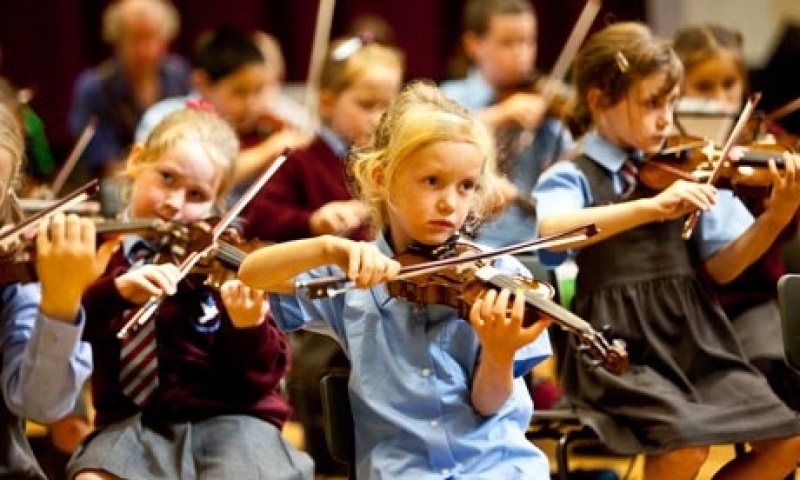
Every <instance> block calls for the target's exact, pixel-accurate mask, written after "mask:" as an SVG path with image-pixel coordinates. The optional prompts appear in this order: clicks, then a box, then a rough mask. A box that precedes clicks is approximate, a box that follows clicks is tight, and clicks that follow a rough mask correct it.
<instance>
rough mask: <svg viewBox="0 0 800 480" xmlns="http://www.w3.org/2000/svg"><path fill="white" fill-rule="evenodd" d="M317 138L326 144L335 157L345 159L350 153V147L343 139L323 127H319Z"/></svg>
mask: <svg viewBox="0 0 800 480" xmlns="http://www.w3.org/2000/svg"><path fill="white" fill-rule="evenodd" d="M319 136H320V137H321V138H322V141H324V142H325V143H326V144H328V146H329V147H330V148H331V150H333V153H335V154H336V156H337V157H339V158H347V154H348V153H349V152H350V146H349V145H348V144H347V142H346V141H345V139H344V138H342V137H341V136H339V135H337V134H336V133H334V131H333V130H331V129H330V128H328V127H326V126H325V125H320V127H319Z"/></svg>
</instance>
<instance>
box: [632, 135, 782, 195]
mask: <svg viewBox="0 0 800 480" xmlns="http://www.w3.org/2000/svg"><path fill="white" fill-rule="evenodd" d="M737 148H738V149H740V153H741V157H740V158H739V159H738V160H736V161H732V160H730V159H724V160H722V159H720V158H719V151H718V150H717V149H716V148H714V146H713V144H712V143H711V142H710V141H708V140H705V139H701V138H698V137H690V136H674V137H671V138H670V139H668V142H667V145H666V148H664V149H663V151H662V153H659V154H656V155H654V156H652V157H650V158H648V159H647V161H645V162H643V163H642V165H641V166H640V168H639V180H640V181H641V182H642V183H643V184H644V185H646V186H647V187H649V188H651V189H653V190H656V191H661V190H665V189H667V188H669V186H670V185H672V184H673V183H674V182H675V181H677V180H688V181H696V182H706V181H707V180H708V179H709V178H710V176H711V175H712V174H713V173H714V172H715V170H716V169H717V166H718V163H719V162H720V161H722V162H723V164H722V165H721V166H720V168H719V170H718V174H719V176H718V179H717V182H716V183H715V184H716V185H717V186H719V187H722V188H728V189H730V190H733V192H734V193H736V194H737V195H739V196H741V197H745V198H754V197H755V198H758V197H766V196H768V195H769V192H770V189H771V186H772V172H771V170H770V169H769V162H770V161H773V162H774V163H775V165H776V167H778V168H779V169H780V168H781V167H782V166H783V153H784V152H786V149H785V148H783V147H782V146H781V145H778V144H767V143H751V144H748V145H742V146H738V147H737Z"/></svg>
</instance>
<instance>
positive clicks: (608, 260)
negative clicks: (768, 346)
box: [563, 156, 800, 454]
mask: <svg viewBox="0 0 800 480" xmlns="http://www.w3.org/2000/svg"><path fill="white" fill-rule="evenodd" d="M575 162H576V164H577V166H578V167H579V168H580V169H581V171H583V173H584V174H585V175H586V177H587V179H588V181H589V185H590V188H591V190H592V195H593V197H594V200H595V202H596V203H595V205H606V204H609V203H617V202H620V201H621V198H620V197H619V195H618V194H617V193H615V192H614V188H613V183H612V176H611V173H609V172H608V171H607V170H605V169H604V168H603V167H602V166H600V165H598V164H597V163H595V162H594V161H593V160H591V159H590V158H588V157H586V156H581V157H579V158H578V159H576V160H575ZM639 194H640V193H637V195H639ZM683 223H684V222H683V220H682V219H678V220H674V221H668V222H654V223H649V224H646V225H642V226H640V227H637V228H635V229H632V230H629V231H626V232H623V233H620V234H619V235H616V236H613V237H611V238H609V239H607V240H605V241H603V242H600V243H598V244H595V245H591V246H588V247H586V248H583V249H582V250H581V251H580V252H579V253H578V255H577V257H576V263H577V265H578V269H579V270H578V276H577V278H576V295H575V299H574V309H575V312H576V313H577V315H579V316H580V317H582V318H584V319H585V320H587V321H588V322H590V323H591V324H592V325H593V326H594V327H595V328H597V329H600V328H602V327H605V326H608V327H610V333H609V336H611V337H613V338H620V339H623V340H624V341H625V342H626V344H627V351H628V354H629V357H630V369H629V371H628V372H626V373H624V374H623V375H620V376H615V375H613V374H610V373H608V372H607V371H605V370H603V369H602V368H597V369H594V370H592V369H590V368H587V365H586V363H585V362H582V361H581V359H580V358H579V356H578V353H577V351H576V350H575V348H574V344H572V343H570V345H569V346H568V347H567V352H566V355H565V358H564V366H563V377H564V378H563V380H564V387H565V390H566V392H567V394H568V396H569V398H570V399H571V400H572V401H573V402H574V403H575V404H576V405H577V407H578V409H579V411H580V412H581V413H582V414H583V415H584V416H585V417H586V418H587V421H588V423H589V424H590V425H591V426H592V427H593V428H594V429H595V430H596V431H597V433H598V434H599V435H600V437H601V438H602V439H603V440H604V441H605V442H606V444H607V445H608V446H609V448H611V449H612V450H614V451H618V452H619V453H642V452H643V453H648V454H657V453H664V452H668V451H671V450H674V449H677V448H681V447H688V446H697V445H713V444H728V443H739V442H745V441H757V440H764V439H771V438H781V437H787V436H792V435H797V434H800V418H798V416H797V414H796V413H794V412H792V411H791V410H789V409H788V408H787V407H786V406H785V405H784V404H783V403H782V402H781V401H780V400H779V399H778V398H777V397H776V396H775V395H774V394H773V392H772V389H771V388H770V387H769V385H768V384H767V382H766V380H765V379H764V378H763V377H762V376H761V375H760V374H759V373H758V372H757V371H756V370H755V368H753V367H752V366H751V365H750V364H749V363H748V362H747V361H746V360H745V358H746V357H745V355H744V352H743V350H742V348H741V346H740V344H739V342H738V340H737V339H736V335H735V333H734V331H733V328H732V326H731V323H730V322H729V321H728V320H727V319H726V317H725V316H724V313H723V312H722V310H721V308H720V307H719V306H718V305H717V303H716V302H715V301H713V300H712V298H711V296H710V294H709V293H707V291H706V289H705V288H704V287H703V286H702V284H701V283H700V280H699V279H698V278H697V277H696V275H695V268H694V263H695V262H693V260H692V256H691V254H690V249H689V246H688V244H687V243H686V242H685V241H684V240H683V239H682V238H681V230H682V228H683Z"/></svg>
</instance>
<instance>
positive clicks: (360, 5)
mask: <svg viewBox="0 0 800 480" xmlns="http://www.w3.org/2000/svg"><path fill="white" fill-rule="evenodd" d="M173 1H174V3H175V5H176V6H177V7H178V9H179V11H180V13H181V21H182V25H181V33H180V36H179V38H178V39H177V40H176V42H175V44H174V50H175V51H177V52H178V53H181V54H184V55H186V56H189V55H190V52H191V46H192V43H193V41H194V39H195V38H196V37H197V35H199V34H200V32H202V31H203V30H205V29H207V28H211V27H214V26H217V25H220V24H226V23H227V24H233V25H238V26H240V27H242V28H248V29H256V28H257V29H262V30H265V31H267V32H270V33H272V34H274V35H275V36H277V37H278V39H279V40H280V41H281V44H282V47H283V50H284V55H285V56H286V64H287V73H288V80H289V81H293V82H300V81H303V79H304V78H305V76H306V73H307V70H308V58H309V54H310V51H311V45H312V41H313V38H312V37H313V34H314V25H315V19H316V12H317V8H318V2H319V0H292V1H286V0H203V1H202V2H200V1H197V0H173ZM335 1H336V5H335V14H334V18H333V25H332V36H334V37H335V36H339V35H341V34H343V33H344V32H345V31H346V30H347V28H348V26H349V24H350V22H351V21H352V19H353V18H355V17H356V16H359V15H363V14H375V15H379V16H381V17H383V18H385V19H386V20H387V22H388V23H389V25H390V26H391V27H392V29H393V30H394V35H395V39H396V41H397V43H398V45H399V46H400V47H401V48H402V49H403V50H404V51H405V52H406V56H407V74H408V75H407V76H408V78H409V79H410V78H419V77H427V78H432V79H434V80H441V79H442V78H444V77H446V76H447V75H448V62H449V60H450V58H451V56H452V55H453V54H454V53H455V52H456V51H457V48H458V41H459V40H458V37H459V26H460V12H461V9H462V7H463V4H464V0H335ZM531 1H532V3H533V4H534V6H535V8H536V11H537V13H538V15H539V19H540V21H539V25H540V27H539V28H540V35H539V43H540V54H539V64H540V65H539V67H540V68H542V69H544V70H546V69H547V68H548V67H549V66H550V65H552V63H553V62H554V60H555V58H556V57H557V55H558V53H559V52H560V50H561V46H562V45H563V43H564V41H565V40H566V38H567V36H568V35H569V32H570V31H571V29H572V23H573V22H574V21H575V19H577V17H578V15H579V13H580V11H581V9H582V8H583V5H584V3H585V0H560V1H558V2H554V1H552V0H531ZM108 3H109V0H70V1H63V0H24V1H23V0H7V1H3V2H0V46H2V51H3V55H2V65H1V66H0V73H2V74H3V75H5V76H7V77H8V78H10V79H11V80H12V81H13V82H14V83H16V84H17V85H19V86H31V87H34V88H35V89H36V92H37V93H36V97H35V98H34V99H33V102H32V104H33V107H34V109H35V110H36V111H37V112H39V114H40V115H41V116H42V117H43V119H44V121H45V125H46V128H47V131H48V135H49V137H50V139H51V142H52V143H53V146H54V148H55V150H56V153H57V154H59V155H60V156H61V157H62V158H63V156H64V155H66V152H67V151H68V150H69V148H71V146H72V139H71V138H70V137H69V134H68V133H67V130H66V115H67V110H68V108H69V103H70V96H71V91H72V84H73V82H74V81H75V78H76V77H77V75H78V73H79V72H80V71H81V70H82V69H83V68H86V67H88V66H91V65H95V64H97V63H98V62H100V61H101V60H102V59H103V58H105V56H106V55H108V53H109V50H108V48H107V46H106V45H104V44H103V42H102V40H101V38H100V15H101V13H102V11H103V9H104V8H105V6H106V5H107V4H108ZM644 3H645V2H644V0H605V1H604V2H603V11H602V12H601V14H600V15H599V16H598V19H597V20H596V21H595V26H594V28H595V29H596V28H599V27H601V26H602V25H605V24H606V23H608V22H612V21H620V20H627V19H640V20H641V19H644V18H645V10H644Z"/></svg>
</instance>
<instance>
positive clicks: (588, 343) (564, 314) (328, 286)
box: [295, 225, 628, 374]
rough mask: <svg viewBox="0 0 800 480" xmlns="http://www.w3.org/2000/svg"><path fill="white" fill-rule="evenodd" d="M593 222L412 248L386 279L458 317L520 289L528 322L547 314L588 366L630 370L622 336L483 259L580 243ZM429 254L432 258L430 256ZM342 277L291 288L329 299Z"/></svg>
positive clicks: (394, 291)
mask: <svg viewBox="0 0 800 480" xmlns="http://www.w3.org/2000/svg"><path fill="white" fill-rule="evenodd" d="M596 233H597V230H596V229H595V228H594V225H590V226H586V227H580V228H578V229H575V230H570V231H567V232H562V233H559V234H556V235H553V236H548V237H543V238H540V239H537V240H533V241H530V242H523V243H521V244H518V245H512V246H510V247H504V248H501V249H497V250H494V251H490V252H482V251H480V250H479V249H478V248H477V247H475V246H474V245H472V244H468V243H462V242H459V243H455V244H454V246H453V248H442V249H439V250H438V251H436V250H434V251H433V253H428V252H424V253H420V251H419V250H410V251H408V252H405V253H402V254H400V255H398V256H397V257H395V259H396V260H397V261H399V262H400V263H401V264H403V265H404V266H403V268H402V269H401V270H400V273H399V274H398V276H397V277H396V278H395V279H393V280H391V281H389V282H387V289H388V291H389V294H390V295H392V296H393V297H396V298H400V299H402V300H406V301H409V302H415V303H420V304H439V305H446V306H449V307H453V308H455V309H456V310H457V311H458V314H459V316H460V317H461V318H465V319H466V318H469V311H470V309H471V308H472V305H473V304H474V303H475V301H476V300H477V299H478V298H481V297H482V296H483V294H484V293H485V292H486V291H488V290H489V289H503V288H505V289H509V290H511V291H513V292H517V291H519V290H522V291H523V292H524V293H523V294H524V296H525V304H526V309H525V318H524V324H525V325H526V326H528V325H531V324H533V323H534V322H536V321H538V320H539V319H540V318H541V317H542V316H546V317H548V318H551V319H552V320H553V321H555V322H556V323H557V324H559V325H560V326H561V327H562V328H564V329H565V330H567V331H568V332H570V333H572V334H574V335H575V336H576V337H577V338H578V341H579V343H580V347H579V350H581V351H584V352H586V354H587V355H586V356H585V357H584V358H585V359H586V360H587V362H588V363H589V364H590V366H592V367H596V366H599V365H602V366H603V367H604V368H605V369H606V370H608V371H609V372H612V373H615V374H621V373H623V372H625V371H626V370H627V368H628V354H627V352H626V351H625V345H624V343H623V342H622V341H621V340H614V341H612V342H609V341H608V340H607V339H606V338H605V336H604V335H603V334H602V333H600V332H597V331H596V330H594V329H593V328H592V326H591V325H590V324H589V323H588V322H586V321H585V320H583V319H581V318H580V317H578V316H576V315H575V314H573V313H572V312H570V311H569V310H567V309H565V308H563V307H562V306H560V305H559V304H557V303H555V302H553V301H552V297H553V295H554V293H555V290H554V289H553V287H552V286H551V285H549V284H546V283H543V282H539V281H535V280H530V279H526V278H524V277H517V276H512V275H507V274H504V273H502V272H500V271H499V270H497V269H496V268H494V267H493V266H492V265H491V262H486V261H485V260H488V259H491V258H494V257H496V256H498V255H502V254H505V253H509V252H519V251H522V250H523V249H531V247H533V248H549V247H552V246H555V245H559V244H563V243H571V242H575V241H580V240H581V239H585V238H588V237H589V236H592V235H595V234H596ZM432 257H433V258H432ZM344 281H346V279H343V278H338V277H332V278H324V279H315V280H312V281H308V282H298V283H297V284H296V285H295V287H296V288H298V289H307V294H308V296H309V297H310V298H323V297H330V296H333V295H336V294H339V293H342V292H344V291H346V290H347V288H338V289H336V288H333V285H337V284H338V283H341V282H344Z"/></svg>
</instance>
